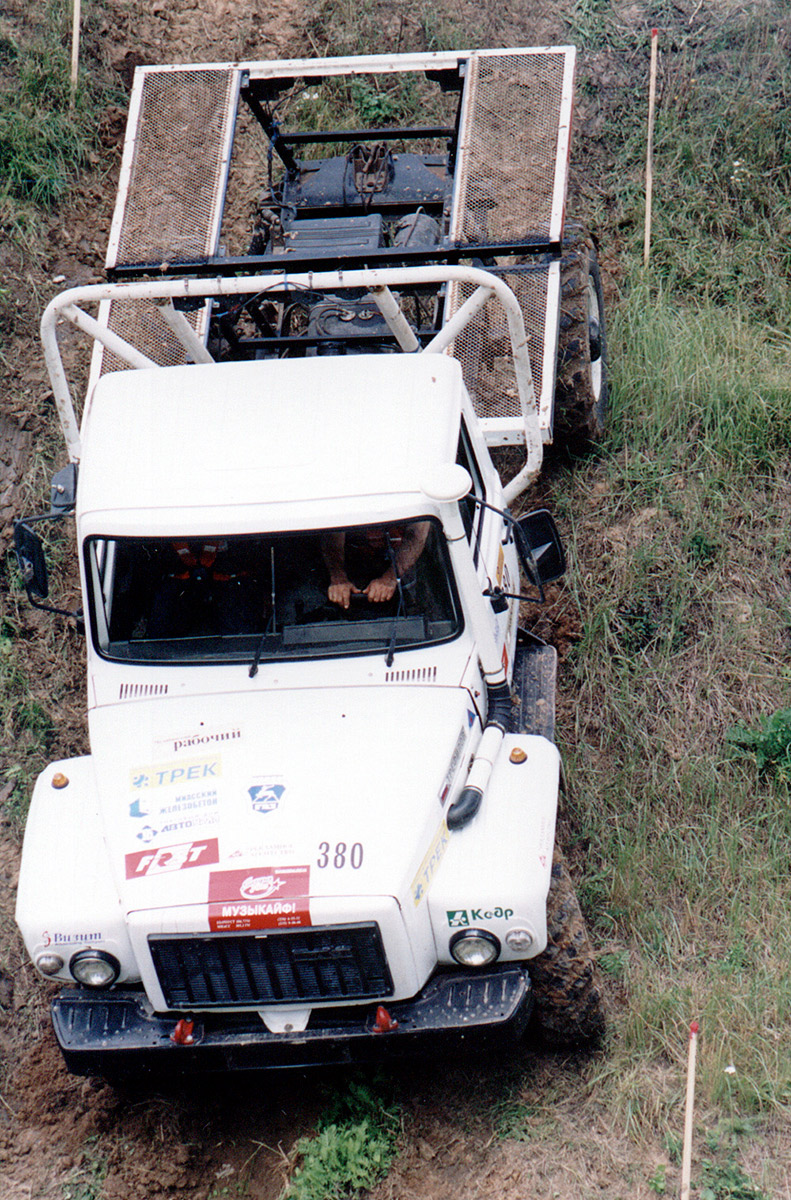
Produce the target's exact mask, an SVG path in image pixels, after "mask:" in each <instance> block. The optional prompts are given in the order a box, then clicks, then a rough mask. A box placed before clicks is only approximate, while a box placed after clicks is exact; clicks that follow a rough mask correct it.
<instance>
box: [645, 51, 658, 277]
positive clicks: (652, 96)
mask: <svg viewBox="0 0 791 1200" xmlns="http://www.w3.org/2000/svg"><path fill="white" fill-rule="evenodd" d="M658 37H659V30H658V29H652V30H651V74H650V79H649V83H648V146H647V148H646V155H645V237H644V239H643V265H644V266H646V267H647V266H648V258H649V255H650V253H651V206H652V202H653V195H654V107H655V105H656V48H657V39H658Z"/></svg>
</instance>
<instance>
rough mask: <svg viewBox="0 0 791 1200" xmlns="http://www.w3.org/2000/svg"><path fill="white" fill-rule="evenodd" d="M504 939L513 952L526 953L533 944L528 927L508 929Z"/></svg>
mask: <svg viewBox="0 0 791 1200" xmlns="http://www.w3.org/2000/svg"><path fill="white" fill-rule="evenodd" d="M505 941H506V945H507V946H508V947H509V948H510V949H511V950H513V952H514V954H526V953H527V951H528V950H529V949H530V947H531V946H532V945H533V935H532V933H531V932H530V930H529V929H509V931H508V933H507V934H506V935H505Z"/></svg>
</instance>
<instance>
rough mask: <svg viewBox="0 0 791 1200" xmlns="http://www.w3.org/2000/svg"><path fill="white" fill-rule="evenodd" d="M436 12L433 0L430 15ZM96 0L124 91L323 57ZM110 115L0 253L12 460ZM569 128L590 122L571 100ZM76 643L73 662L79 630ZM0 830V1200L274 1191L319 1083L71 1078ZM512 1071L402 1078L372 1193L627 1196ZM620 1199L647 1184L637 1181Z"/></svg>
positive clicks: (256, 0)
mask: <svg viewBox="0 0 791 1200" xmlns="http://www.w3.org/2000/svg"><path fill="white" fill-rule="evenodd" d="M442 3H443V0H438V4H439V7H441V6H442ZM104 7H105V10H106V13H107V14H109V15H108V16H107V17H106V19H104V21H103V24H102V26H101V28H100V29H99V31H98V34H97V40H98V44H99V46H100V47H101V53H102V55H103V56H104V57H105V59H106V61H107V63H108V64H110V65H111V66H112V67H113V68H114V70H115V72H116V74H117V77H118V81H119V85H120V86H121V87H126V88H128V86H129V83H130V80H131V73H132V70H133V68H134V66H135V64H139V63H145V62H158V61H163V62H178V61H182V62H183V61H228V60H233V59H237V58H245V57H246V58H265V57H266V58H270V57H288V56H291V55H306V54H311V53H315V52H325V46H324V45H323V44H317V41H318V42H319V43H320V33H319V34H317V31H316V25H315V20H314V16H315V14H314V13H313V12H312V11H311V10H310V9H309V5H308V3H307V0H289V3H288V5H287V6H285V7H284V6H282V5H277V4H275V3H273V2H270V0H241V2H236V3H234V2H232V0H201V3H200V4H198V2H197V0H107V2H106V3H105V6H104ZM563 7H564V6H562V5H560V4H557V5H550V4H547V5H545V8H544V10H541V9H540V8H539V9H536V6H534V5H531V4H528V3H526V2H525V3H524V4H523V7H521V8H520V7H519V6H516V8H515V9H514V11H513V12H511V13H509V14H508V15H507V16H506V17H501V18H500V19H499V24H498V25H497V27H496V29H495V30H494V33H495V35H496V36H497V37H498V41H499V43H500V44H517V45H519V44H530V43H533V44H542V43H544V44H547V43H552V42H558V41H563V40H564V27H563V24H562V21H561V20H560V18H559V16H557V15H556V12H558V13H559V12H561V11H562V9H563ZM447 8H448V11H449V13H451V15H452V14H455V13H456V12H457V10H458V11H461V9H460V7H459V5H453V4H452V3H451V0H447ZM26 9H27V5H26V4H25V2H24V0H11V2H10V3H9V4H7V5H6V7H5V9H4V10H3V11H2V14H0V20H2V21H5V22H6V23H10V25H11V27H12V28H13V27H14V24H15V23H18V22H21V21H22V20H23V19H24V18H25V14H26ZM394 10H397V11H396V15H397V12H399V11H400V12H401V14H402V15H401V19H402V21H403V20H404V19H407V20H408V19H410V17H409V14H410V11H411V10H410V8H409V5H407V4H401V5H400V6H399V5H397V4H396V5H394ZM392 19H393V20H395V17H393V18H392ZM487 19H490V18H487ZM482 40H483V39H482ZM487 40H491V39H487ZM494 44H497V43H494ZM124 117H125V114H124V109H123V106H122V105H121V104H120V103H119V105H118V106H117V107H116V108H111V109H110V110H109V111H108V112H107V113H106V114H105V117H104V121H103V124H102V128H101V136H102V140H103V143H104V153H103V154H101V155H97V156H96V161H95V163H94V169H93V171H92V172H91V173H89V174H88V175H87V176H85V177H83V179H82V180H81V183H80V185H79V188H78V189H77V191H76V194H75V195H73V196H72V198H71V200H70V201H69V203H68V205H67V206H65V207H64V208H63V209H62V210H61V211H59V212H58V213H57V214H56V215H53V216H52V217H51V218H50V221H49V229H48V233H47V241H46V244H45V248H44V250H43V252H41V253H39V254H36V255H33V256H31V255H25V254H23V253H22V251H20V250H18V249H16V248H15V247H14V246H12V245H10V244H5V245H0V269H1V270H2V272H3V274H4V276H5V280H6V283H7V284H10V286H11V288H12V289H13V291H14V296H15V299H16V304H17V309H18V316H19V319H18V322H17V333H16V335H15V337H14V338H13V339H12V341H11V343H10V345H8V346H7V349H6V355H7V373H6V379H7V382H6V384H5V385H4V393H5V394H4V412H5V413H6V415H7V416H13V417H16V418H17V419H18V421H19V423H20V425H21V427H22V430H23V433H22V435H20V441H19V445H18V446H17V445H16V443H15V447H14V451H13V452H14V454H16V455H17V456H18V455H19V454H24V453H25V452H26V449H27V447H28V446H29V445H30V444H31V443H32V442H33V441H34V440H35V439H36V437H37V435H38V434H40V433H41V430H42V428H43V423H44V416H43V414H44V411H45V406H46V404H47V403H48V402H49V401H48V384H47V381H46V377H45V372H44V366H43V361H42V358H41V353H40V346H39V343H38V340H37V337H36V320H37V314H38V313H40V310H41V308H42V307H43V302H44V301H45V300H46V298H48V296H49V295H51V294H53V293H54V292H55V291H56V290H59V289H60V288H63V287H67V286H70V285H73V284H78V283H88V282H93V281H98V280H99V279H100V278H101V270H102V263H103V258H104V250H105V244H106V240H107V234H108V231H109V225H110V220H111V216H112V205H113V200H114V194H115V180H116V176H117V171H118V165H119V157H120V147H121V141H122V138H123V128H124ZM593 119H594V118H593V116H591V120H593ZM581 120H582V121H583V122H584V121H585V120H586V116H585V111H584V109H583V112H582V115H581ZM582 183H583V185H584V183H585V181H584V180H583V181H582ZM0 432H2V430H0ZM44 490H45V485H43V484H42V485H41V486H39V487H38V495H39V497H40V496H43V495H44ZM2 499H3V497H2V496H0V502H1V501H2ZM12 507H13V506H12V504H11V503H10V501H9V502H8V505H7V508H6V509H5V510H4V509H2V508H1V507H0V525H2V524H3V518H4V517H5V518H6V519H7V517H8V516H10V511H11V508H12ZM6 532H7V530H6ZM558 603H561V602H560V601H559V602H558ZM26 620H28V621H29V625H28V628H27V633H28V636H29V637H30V638H31V639H33V638H35V637H36V632H37V629H38V628H39V625H38V620H37V616H36V614H32V615H30V614H29V615H28V617H27V618H26ZM560 624H562V625H563V628H564V629H565V630H566V634H567V636H571V637H573V636H574V616H573V614H568V613H566V614H563V613H562V612H561V614H560ZM68 637H69V635H68V634H64V638H68ZM561 650H562V646H561ZM73 653H74V658H75V663H76V667H75V670H77V671H79V670H80V664H79V659H80V653H81V651H80V649H79V640H78V639H76V638H75V639H74V640H73ZM80 711H81V697H79V696H77V697H76V699H75V702H74V713H75V714H76V715H73V716H71V717H70V716H69V714H68V713H66V714H65V719H64V723H63V727H62V728H60V729H59V730H58V732H57V736H56V742H55V750H56V751H57V752H58V753H59V754H61V753H73V752H75V750H79V749H80V743H81V739H82V738H83V736H84V734H83V731H82V726H81V723H80V718H79V713H80ZM3 798H4V797H3ZM0 834H2V836H0V939H2V942H3V944H4V945H5V946H11V947H12V949H11V951H10V952H9V956H8V957H7V958H6V960H5V961H7V962H8V963H9V964H10V965H9V968H8V970H6V971H4V972H3V973H2V974H0V1054H2V1056H3V1058H4V1059H5V1068H4V1072H3V1074H4V1077H5V1078H6V1080H7V1083H6V1085H5V1087H4V1089H3V1091H2V1093H1V1094H0V1200H62V1198H63V1197H64V1196H66V1197H68V1196H71V1197H74V1198H76V1197H85V1198H86V1200H90V1198H93V1197H96V1198H97V1200H98V1198H99V1197H102V1198H104V1200H147V1198H148V1197H154V1196H166V1197H177V1196H178V1197H183V1198H184V1200H208V1198H209V1197H213V1196H220V1195H231V1196H233V1195H241V1194H244V1195H247V1196H250V1197H253V1198H254V1200H269V1198H274V1197H276V1196H278V1195H279V1193H280V1192H281V1190H282V1187H283V1183H284V1180H285V1178H286V1176H287V1169H288V1155H289V1152H290V1151H291V1149H292V1147H293V1144H294V1142H295V1140H296V1138H297V1137H299V1136H300V1135H301V1134H303V1133H306V1132H309V1131H310V1130H311V1128H312V1125H313V1122H314V1120H315V1117H316V1115H317V1113H318V1111H319V1110H320V1107H321V1079H320V1078H317V1077H316V1076H315V1075H303V1074H301V1073H300V1074H297V1075H293V1074H292V1075H288V1076H266V1077H257V1078H254V1079H246V1078H245V1079H239V1078H232V1079H220V1080H212V1081H209V1082H205V1083H199V1084H192V1085H190V1086H188V1087H187V1086H185V1087H178V1086H174V1087H173V1088H171V1089H168V1090H167V1091H162V1090H157V1091H156V1092H155V1093H154V1094H153V1095H152V1094H151V1092H150V1091H146V1090H139V1091H114V1090H112V1089H111V1088H109V1087H108V1086H106V1085H104V1084H102V1083H96V1082H91V1081H84V1080H81V1079H78V1078H75V1077H72V1076H70V1075H69V1074H68V1073H67V1072H66V1070H65V1068H64V1066H63V1064H62V1062H61V1059H60V1055H59V1052H58V1050H57V1048H56V1046H55V1043H54V1039H53V1036H52V1034H51V1031H50V1029H49V1023H48V1016H47V1006H48V995H47V989H46V987H45V986H43V985H42V984H41V982H40V981H37V980H36V979H35V977H34V974H33V971H32V968H31V967H30V966H29V965H28V964H27V963H26V962H25V959H24V954H23V951H22V948H21V945H20V944H19V942H18V940H17V938H16V934H15V931H14V926H13V904H14V892H15V883H16V876H17V873H18V866H19V845H18V843H17V840H16V838H15V837H14V835H13V833H12V831H11V827H10V825H4V826H0ZM521 1068H522V1064H507V1063H502V1062H498V1063H494V1064H493V1063H489V1062H484V1063H472V1064H444V1065H443V1064H431V1065H426V1066H421V1067H416V1068H410V1069H402V1070H401V1071H400V1072H399V1075H398V1081H399V1092H400V1094H401V1095H402V1097H403V1096H407V1097H408V1098H409V1099H408V1102H407V1103H406V1104H405V1111H404V1119H403V1131H402V1139H401V1153H400V1156H399V1158H398V1159H397V1161H396V1164H395V1165H394V1167H393V1169H392V1170H391V1172H390V1175H389V1176H388V1178H387V1179H386V1180H385V1181H384V1182H383V1183H382V1184H380V1185H379V1186H378V1187H377V1189H376V1190H375V1192H374V1196H375V1197H376V1198H377V1200H396V1198H398V1200H408V1198H415V1200H428V1198H429V1197H430V1198H431V1200H443V1198H444V1197H448V1198H449V1200H450V1198H451V1197H453V1198H454V1200H459V1198H469V1200H472V1198H473V1197H484V1196H486V1197H498V1198H499V1200H516V1198H517V1197H520V1198H521V1197H526V1196H536V1197H538V1196H547V1197H548V1196H553V1197H558V1198H560V1200H563V1198H569V1200H570V1198H572V1197H579V1196H582V1195H597V1196H601V1197H603V1198H606V1197H612V1198H613V1200H614V1198H615V1197H617V1196H619V1195H622V1194H625V1193H624V1186H625V1184H624V1181H625V1179H627V1178H628V1177H629V1175H630V1172H631V1165H633V1164H634V1155H635V1150H634V1147H633V1146H631V1145H629V1144H627V1142H626V1140H625V1138H621V1137H619V1135H617V1134H613V1131H612V1129H611V1128H610V1123H609V1121H608V1120H607V1119H606V1116H605V1114H604V1113H603V1112H601V1111H599V1109H598V1108H597V1105H596V1103H595V1100H593V1099H592V1097H591V1091H590V1082H589V1080H590V1075H591V1071H592V1070H593V1069H595V1064H592V1063H591V1062H590V1060H586V1059H581V1060H579V1061H577V1060H575V1059H573V1058H572V1059H565V1058H564V1059H558V1058H557V1057H555V1056H542V1055H540V1054H536V1055H534V1056H532V1057H531V1058H530V1060H529V1061H528V1062H527V1063H526V1071H527V1074H526V1075H525V1074H524V1071H523V1070H522V1069H521ZM329 1078H330V1080H333V1079H337V1078H338V1077H337V1076H330V1077H329ZM514 1087H518V1088H519V1089H520V1092H519V1094H520V1096H523V1097H524V1099H525V1103H528V1104H530V1105H532V1106H533V1110H534V1112H539V1113H543V1117H542V1121H543V1131H544V1132H543V1134H542V1135H541V1137H539V1138H538V1139H537V1141H536V1142H534V1143H533V1144H532V1145H528V1144H527V1143H525V1142H523V1141H519V1140H507V1141H501V1140H499V1139H498V1138H497V1137H496V1136H495V1132H494V1124H493V1120H494V1118H493V1115H492V1114H493V1113H494V1112H496V1111H497V1109H496V1105H497V1104H498V1103H499V1102H501V1101H502V1100H503V1099H504V1098H505V1097H506V1095H510V1094H511V1093H512V1092H513V1089H514ZM655 1157H656V1158H657V1160H658V1152H656V1153H655V1152H654V1151H652V1150H651V1149H646V1152H645V1155H644V1156H643V1157H642V1160H641V1162H640V1177H641V1178H645V1177H646V1175H647V1173H648V1172H649V1171H650V1169H651V1166H652V1162H653V1160H654V1158H655ZM630 1164H631V1165H630ZM105 1165H106V1177H105V1178H104V1182H103V1184H102V1183H101V1177H102V1173H103V1171H104V1170H105ZM671 1177H672V1175H669V1176H668V1178H669V1179H670V1178H671ZM629 1194H630V1195H631V1196H643V1195H645V1196H648V1195H649V1194H650V1193H649V1192H648V1190H647V1189H646V1187H645V1185H644V1184H643V1183H642V1182H640V1181H639V1180H637V1181H636V1182H635V1183H634V1186H633V1187H632V1188H630V1189H629Z"/></svg>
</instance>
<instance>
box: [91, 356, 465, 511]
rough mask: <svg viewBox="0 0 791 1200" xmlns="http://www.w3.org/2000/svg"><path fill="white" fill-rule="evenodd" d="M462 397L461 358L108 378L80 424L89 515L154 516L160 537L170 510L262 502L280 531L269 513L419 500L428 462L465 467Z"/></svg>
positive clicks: (344, 359)
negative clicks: (322, 504)
mask: <svg viewBox="0 0 791 1200" xmlns="http://www.w3.org/2000/svg"><path fill="white" fill-rule="evenodd" d="M463 395H464V385H463V382H462V376H461V368H460V366H459V363H458V362H457V361H456V360H455V359H452V358H449V357H447V356H445V355H435V354H432V355H428V354H378V355H369V354H366V355H347V356H339V357H337V358H335V357H333V358H329V357H324V356H322V357H315V358H302V359H279V360H265V361H256V362H240V363H217V364H208V365H195V366H180V367H163V368H149V369H144V370H128V371H119V372H116V373H113V374H110V375H105V376H103V377H102V378H101V379H100V380H99V382H98V383H97V385H96V388H95V390H94V392H93V395H92V397H91V400H90V402H89V405H88V407H87V409H86V413H85V417H84V419H83V428H82V438H83V456H82V462H81V465H80V484H79V494H78V509H79V512H80V513H81V514H82V515H84V514H86V513H90V512H93V513H97V514H98V513H100V512H102V513H106V514H107V515H108V517H109V515H110V513H115V514H116V515H117V516H120V513H121V511H126V512H127V513H128V516H129V518H130V519H132V517H133V514H136V516H137V518H142V517H143V516H144V515H145V518H146V520H147V521H148V523H149V526H150V528H151V532H152V533H153V532H154V527H157V526H160V525H162V524H163V523H164V524H166V525H167V524H170V523H171V521H172V517H171V516H170V515H169V514H171V513H172V510H183V509H190V508H193V509H194V508H200V509H201V510H204V511H206V510H216V509H218V508H222V509H223V510H224V512H225V514H226V516H230V514H229V512H228V510H229V509H230V508H234V507H236V508H239V509H250V508H251V507H252V508H254V509H255V510H257V512H258V514H259V522H260V524H261V525H263V524H264V523H265V524H266V525H267V526H269V527H274V524H275V523H276V524H280V522H279V521H276V522H275V523H273V522H271V521H270V520H269V519H267V520H266V521H265V522H264V521H263V520H262V514H261V512H260V510H261V507H262V506H265V505H277V506H281V505H284V504H287V505H290V506H294V505H296V504H298V503H299V504H300V505H302V504H303V503H305V504H308V505H309V504H311V503H312V502H317V501H326V502H330V505H332V504H333V503H334V502H342V501H344V500H348V499H350V498H353V497H357V498H362V497H371V498H372V499H373V498H375V497H380V498H381V499H382V501H383V502H385V503H387V500H386V499H385V498H394V497H396V496H401V497H403V498H404V499H406V498H407V496H408V495H411V496H412V497H415V494H417V496H419V495H420V490H421V481H422V480H423V479H424V478H425V475H426V471H427V470H428V468H430V467H431V466H433V465H435V464H438V463H446V462H453V461H455V458H456V447H457V441H458V434H459V423H460V412H461V406H462V403H463V400H462V397H463ZM417 502H418V503H419V501H417ZM340 507H343V508H346V507H347V505H346V504H342V503H341V504H340ZM143 510H145V514H144V511H143ZM306 515H307V514H306ZM248 516H249V513H248ZM270 516H272V517H274V516H275V514H274V513H271V514H270ZM124 523H125V522H123V521H122V522H121V524H124ZM244 523H245V524H247V521H245V522H244ZM288 523H289V524H291V522H290V521H289V522H288ZM119 532H121V530H120V529H119Z"/></svg>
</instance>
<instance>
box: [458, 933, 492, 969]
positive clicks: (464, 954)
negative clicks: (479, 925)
mask: <svg viewBox="0 0 791 1200" xmlns="http://www.w3.org/2000/svg"><path fill="white" fill-rule="evenodd" d="M450 952H451V954H452V955H453V957H454V958H455V959H456V962H457V963H459V964H460V965H461V966H462V967H488V966H489V963H493V962H494V961H495V959H496V958H497V957H498V956H499V954H500V943H499V941H498V940H497V938H496V937H495V936H494V934H493V933H489V932H488V931H487V930H485V929H464V930H462V931H461V932H460V933H456V934H454V936H453V937H452V938H451V939H450Z"/></svg>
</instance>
